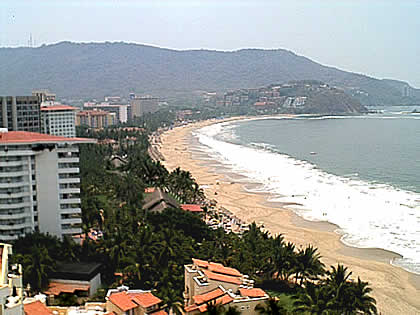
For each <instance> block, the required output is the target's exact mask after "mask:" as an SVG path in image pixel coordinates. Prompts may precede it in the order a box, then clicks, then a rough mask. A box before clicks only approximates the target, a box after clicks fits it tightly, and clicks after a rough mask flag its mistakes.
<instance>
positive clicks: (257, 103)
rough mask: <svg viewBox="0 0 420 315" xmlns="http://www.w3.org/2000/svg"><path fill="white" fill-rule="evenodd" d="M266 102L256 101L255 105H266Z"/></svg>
mask: <svg viewBox="0 0 420 315" xmlns="http://www.w3.org/2000/svg"><path fill="white" fill-rule="evenodd" d="M266 104H267V103H266V102H255V104H254V106H265V105H266Z"/></svg>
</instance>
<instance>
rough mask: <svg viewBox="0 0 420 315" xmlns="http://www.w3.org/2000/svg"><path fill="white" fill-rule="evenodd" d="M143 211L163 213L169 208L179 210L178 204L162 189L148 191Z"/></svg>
mask: <svg viewBox="0 0 420 315" xmlns="http://www.w3.org/2000/svg"><path fill="white" fill-rule="evenodd" d="M145 193H146V194H145V196H144V205H143V209H144V210H146V211H150V212H162V211H163V210H165V209H167V208H178V202H177V201H176V200H175V199H174V198H172V197H171V196H169V195H168V194H167V193H166V192H164V191H163V190H162V189H161V188H153V189H146V191H145Z"/></svg>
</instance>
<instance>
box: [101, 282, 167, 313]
mask: <svg viewBox="0 0 420 315" xmlns="http://www.w3.org/2000/svg"><path fill="white" fill-rule="evenodd" d="M161 303H162V300H161V299H159V298H158V297H156V296H154V295H153V294H152V293H151V292H150V291H144V290H129V288H128V287H124V286H121V287H118V288H117V289H112V290H109V291H108V293H107V295H106V309H107V311H108V312H112V313H113V314H115V315H152V314H153V315H167V313H166V312H165V311H163V310H161V309H160V304H161Z"/></svg>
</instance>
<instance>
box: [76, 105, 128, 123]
mask: <svg viewBox="0 0 420 315" xmlns="http://www.w3.org/2000/svg"><path fill="white" fill-rule="evenodd" d="M128 107H129V105H128V104H125V105H123V104H109V103H101V104H96V103H85V104H84V105H83V109H84V110H102V111H106V112H110V113H115V114H116V116H117V119H118V121H119V122H121V123H125V122H127V120H128Z"/></svg>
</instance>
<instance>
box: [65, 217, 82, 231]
mask: <svg viewBox="0 0 420 315" xmlns="http://www.w3.org/2000/svg"><path fill="white" fill-rule="evenodd" d="M61 224H82V218H68V219H61ZM63 231H65V230H64V229H63Z"/></svg>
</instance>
